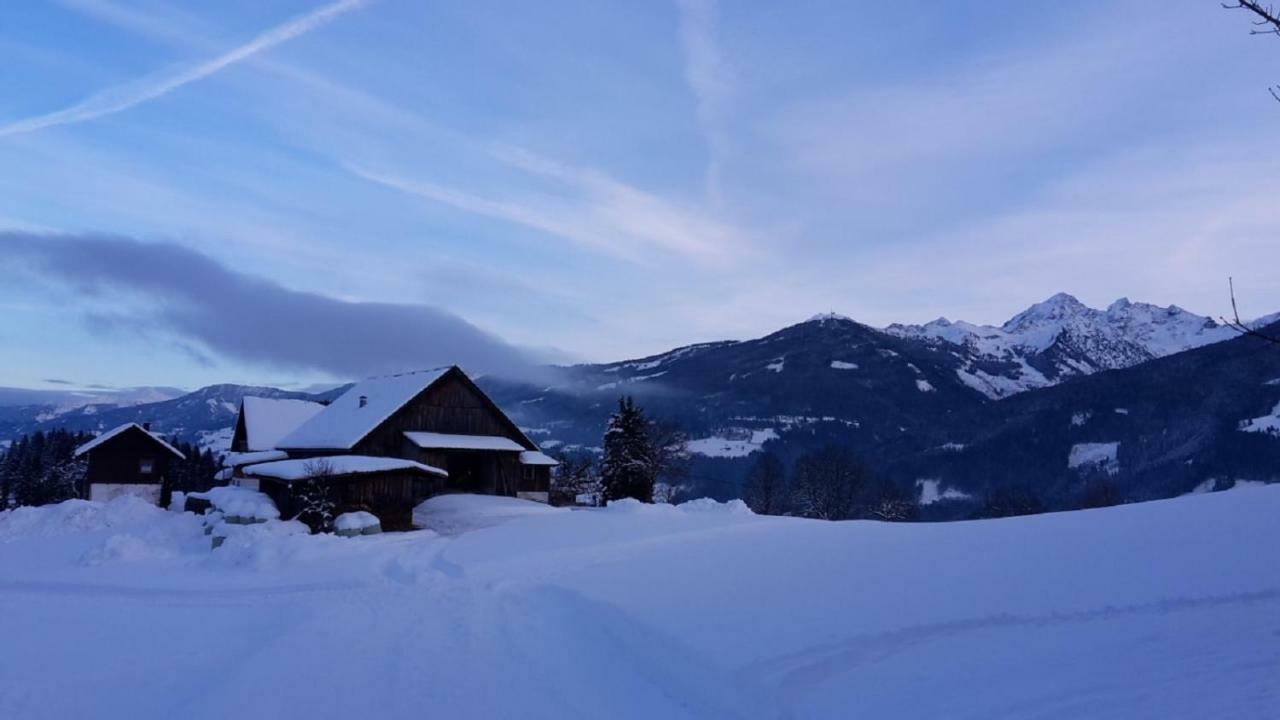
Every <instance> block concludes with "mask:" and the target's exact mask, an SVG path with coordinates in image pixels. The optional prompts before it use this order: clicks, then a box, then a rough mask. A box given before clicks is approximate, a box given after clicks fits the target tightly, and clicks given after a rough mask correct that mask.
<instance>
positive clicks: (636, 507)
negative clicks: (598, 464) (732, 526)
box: [604, 498, 755, 516]
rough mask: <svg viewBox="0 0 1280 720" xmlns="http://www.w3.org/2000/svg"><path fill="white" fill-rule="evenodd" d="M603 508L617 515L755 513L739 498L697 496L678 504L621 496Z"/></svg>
mask: <svg viewBox="0 0 1280 720" xmlns="http://www.w3.org/2000/svg"><path fill="white" fill-rule="evenodd" d="M604 510H605V512H608V513H613V514H618V515H668V516H670V515H673V514H674V515H751V516H754V515H755V513H753V512H751V508H749V507H747V504H746V503H744V502H742V501H741V500H730V501H729V502H720V501H718V500H712V499H711V498H698V499H697V500H689V501H687V502H682V503H680V504H678V505H668V504H664V503H642V502H640V501H639V500H635V499H633V498H623V499H622V500H614V501H613V502H611V503H609V504H608V505H607V506H605V508H604Z"/></svg>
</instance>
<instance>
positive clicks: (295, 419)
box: [241, 395, 324, 451]
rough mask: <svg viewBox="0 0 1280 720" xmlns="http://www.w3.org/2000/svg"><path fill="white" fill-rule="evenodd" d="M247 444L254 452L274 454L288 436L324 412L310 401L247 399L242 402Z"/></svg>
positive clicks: (246, 397)
mask: <svg viewBox="0 0 1280 720" xmlns="http://www.w3.org/2000/svg"><path fill="white" fill-rule="evenodd" d="M241 403H242V405H241V406H242V407H243V408H244V409H243V411H242V412H243V413H244V430H245V441H246V443H247V445H248V447H249V450H251V451H257V450H274V449H275V448H276V445H277V444H279V442H280V441H281V440H283V439H284V437H285V436H286V435H288V434H289V433H291V432H293V431H294V430H297V429H298V427H300V426H301V425H302V424H303V423H304V422H306V421H308V420H310V419H311V418H313V417H315V416H316V414H317V413H319V412H320V411H321V410H324V405H321V404H320V403H318V402H312V401H310V400H292V399H288V398H265V397H256V396H253V395H246V396H245V397H244V398H243V399H242V400H241Z"/></svg>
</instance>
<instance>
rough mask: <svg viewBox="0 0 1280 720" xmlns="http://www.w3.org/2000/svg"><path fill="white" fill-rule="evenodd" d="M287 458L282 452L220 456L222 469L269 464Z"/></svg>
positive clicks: (268, 451)
mask: <svg viewBox="0 0 1280 720" xmlns="http://www.w3.org/2000/svg"><path fill="white" fill-rule="evenodd" d="M288 457H289V453H287V452H285V451H283V450H259V451H256V452H242V453H227V454H226V455H223V456H222V467H224V468H237V467H241V466H244V465H253V464H254V463H264V462H271V461H272V460H286V459H288Z"/></svg>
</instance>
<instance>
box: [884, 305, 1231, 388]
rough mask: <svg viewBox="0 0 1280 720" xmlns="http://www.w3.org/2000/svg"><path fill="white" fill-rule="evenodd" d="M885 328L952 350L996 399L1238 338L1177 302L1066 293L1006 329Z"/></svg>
mask: <svg viewBox="0 0 1280 720" xmlns="http://www.w3.org/2000/svg"><path fill="white" fill-rule="evenodd" d="M885 332H887V333H889V334H891V335H895V336H897V337H904V338H915V339H918V340H923V341H925V342H930V343H936V344H939V345H941V346H944V347H948V348H951V349H952V350H953V351H954V352H957V353H959V354H961V356H962V357H963V358H964V366H963V367H962V368H961V370H960V377H961V378H962V380H963V381H964V382H966V383H968V384H970V385H971V386H972V387H974V388H975V389H977V390H979V391H980V392H982V393H983V394H985V395H987V396H988V397H991V398H1002V397H1008V396H1010V395H1015V394H1017V393H1020V392H1024V391H1026V390H1031V389H1034V388H1040V387H1047V386H1049V385H1054V384H1057V383H1059V382H1061V381H1063V380H1065V379H1067V378H1071V377H1077V376H1080V375H1088V374H1090V373H1094V372H1097V371H1099V370H1115V369H1118V368H1126V367H1132V366H1134V365H1137V364H1139V363H1143V362H1146V361H1148V360H1152V359H1154V358H1158V357H1165V356H1166V355H1171V354H1173V353H1178V352H1182V351H1184V350H1190V349H1192V348H1197V347H1202V346H1204V345H1209V344H1212V343H1216V342H1221V341H1223V340H1229V339H1231V338H1232V337H1234V336H1235V335H1236V333H1235V331H1234V330H1232V329H1231V328H1229V327H1226V326H1224V325H1220V324H1218V323H1217V322H1215V321H1214V320H1212V319H1210V318H1207V317H1203V316H1200V315H1196V314H1195V313H1191V312H1188V311H1186V310H1183V309H1182V308H1180V307H1178V306H1176V305H1170V306H1169V307H1166V308H1161V307H1157V306H1155V305H1149V304H1146V303H1134V302H1130V301H1129V300H1128V299H1127V298H1121V299H1119V300H1117V301H1115V302H1114V303H1112V304H1111V305H1110V306H1109V307H1108V308H1107V309H1106V310H1095V309H1093V308H1090V307H1087V306H1085V305H1084V304H1083V303H1081V302H1080V301H1079V300H1077V299H1076V298H1074V297H1072V296H1070V295H1067V294H1065V293H1060V294H1058V295H1054V296H1053V297H1051V298H1049V299H1048V300H1045V301H1044V302H1041V303H1037V304H1035V305H1032V306H1031V307H1030V308H1028V309H1026V310H1024V311H1023V312H1021V313H1019V314H1017V315H1015V316H1014V317H1013V318H1011V319H1010V320H1009V321H1008V322H1006V323H1005V324H1004V325H1001V326H1000V327H992V326H989V325H973V324H970V323H966V322H963V321H961V322H950V321H948V320H947V319H946V318H939V319H937V320H934V321H933V322H931V323H927V324H925V325H890V326H889V327H888V328H885Z"/></svg>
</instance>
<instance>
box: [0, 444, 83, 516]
mask: <svg viewBox="0 0 1280 720" xmlns="http://www.w3.org/2000/svg"><path fill="white" fill-rule="evenodd" d="M87 440H88V436H86V435H83V434H72V433H70V432H68V431H66V430H53V431H51V432H49V433H47V434H46V433H44V432H43V431H39V432H36V433H35V434H33V435H30V436H26V437H22V438H19V440H18V441H17V442H15V443H14V444H13V446H12V447H11V448H10V449H9V452H8V453H6V455H5V458H4V461H3V463H0V484H2V487H0V499H3V501H4V506H8V505H46V504H49V503H56V502H62V501H63V500H69V499H71V498H74V497H77V496H78V495H79V492H80V489H81V486H82V484H83V481H84V474H85V470H86V468H87V461H86V460H85V459H84V458H76V457H74V454H75V449H76V447H78V446H79V445H80V444H81V443H83V442H85V441H87Z"/></svg>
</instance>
